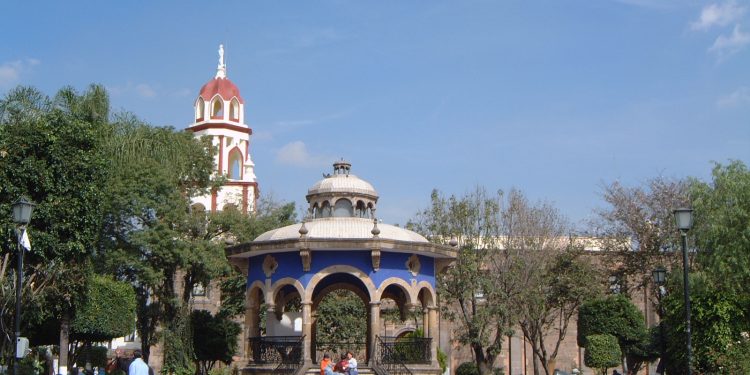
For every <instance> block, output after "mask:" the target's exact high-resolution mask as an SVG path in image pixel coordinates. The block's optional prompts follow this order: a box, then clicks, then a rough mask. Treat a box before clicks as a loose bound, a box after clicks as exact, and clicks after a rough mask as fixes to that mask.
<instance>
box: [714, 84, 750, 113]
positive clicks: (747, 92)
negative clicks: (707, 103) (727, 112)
mask: <svg viewBox="0 0 750 375" xmlns="http://www.w3.org/2000/svg"><path fill="white" fill-rule="evenodd" d="M743 105H750V88H747V87H744V86H743V87H740V88H738V89H737V90H735V91H734V92H732V93H731V94H727V95H724V96H722V97H720V98H719V99H718V100H717V101H716V106H717V107H719V108H734V107H739V106H743Z"/></svg>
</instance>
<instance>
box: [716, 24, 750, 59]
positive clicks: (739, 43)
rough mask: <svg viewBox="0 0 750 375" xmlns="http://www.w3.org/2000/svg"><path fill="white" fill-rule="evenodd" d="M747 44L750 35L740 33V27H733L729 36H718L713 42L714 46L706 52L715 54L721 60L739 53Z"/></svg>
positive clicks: (749, 40)
mask: <svg viewBox="0 0 750 375" xmlns="http://www.w3.org/2000/svg"><path fill="white" fill-rule="evenodd" d="M749 43H750V34H749V33H744V32H742V30H740V25H735V26H734V30H732V34H730V35H729V36H727V35H719V37H718V38H716V40H715V41H714V44H713V45H712V46H711V48H709V49H708V51H709V52H713V53H716V54H717V55H718V57H719V59H723V58H726V57H728V56H729V55H732V54H734V53H736V52H739V51H740V50H741V49H743V48H744V47H745V46H746V45H747V44H749Z"/></svg>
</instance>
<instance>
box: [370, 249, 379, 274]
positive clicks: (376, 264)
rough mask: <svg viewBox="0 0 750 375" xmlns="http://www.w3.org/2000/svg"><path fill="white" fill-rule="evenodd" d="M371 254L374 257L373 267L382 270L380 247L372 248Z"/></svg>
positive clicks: (375, 269)
mask: <svg viewBox="0 0 750 375" xmlns="http://www.w3.org/2000/svg"><path fill="white" fill-rule="evenodd" d="M370 255H371V258H372V269H373V270H374V271H378V270H380V249H372V250H371V251H370Z"/></svg>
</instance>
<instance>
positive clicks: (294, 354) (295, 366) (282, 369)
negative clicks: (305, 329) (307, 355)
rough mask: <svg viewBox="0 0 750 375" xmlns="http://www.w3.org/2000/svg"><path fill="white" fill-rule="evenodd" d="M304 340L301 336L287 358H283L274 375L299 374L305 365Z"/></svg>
mask: <svg viewBox="0 0 750 375" xmlns="http://www.w3.org/2000/svg"><path fill="white" fill-rule="evenodd" d="M304 339H305V336H299V339H298V340H297V342H296V343H294V345H292V346H291V347H290V348H291V350H290V351H289V352H287V354H286V355H285V356H282V359H281V363H279V365H278V366H276V368H275V369H274V370H273V373H274V375H277V374H278V375H292V374H296V373H297V371H298V370H299V369H300V367H302V364H303V363H304V356H303V355H302V349H303V348H304V344H303V340H304Z"/></svg>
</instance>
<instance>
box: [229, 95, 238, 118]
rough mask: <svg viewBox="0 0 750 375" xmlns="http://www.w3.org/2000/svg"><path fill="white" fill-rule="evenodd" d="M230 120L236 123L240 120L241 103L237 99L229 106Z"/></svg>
mask: <svg viewBox="0 0 750 375" xmlns="http://www.w3.org/2000/svg"><path fill="white" fill-rule="evenodd" d="M229 119H231V120H234V121H239V120H240V102H239V101H238V100H237V98H234V99H232V102H231V103H230V104H229Z"/></svg>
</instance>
